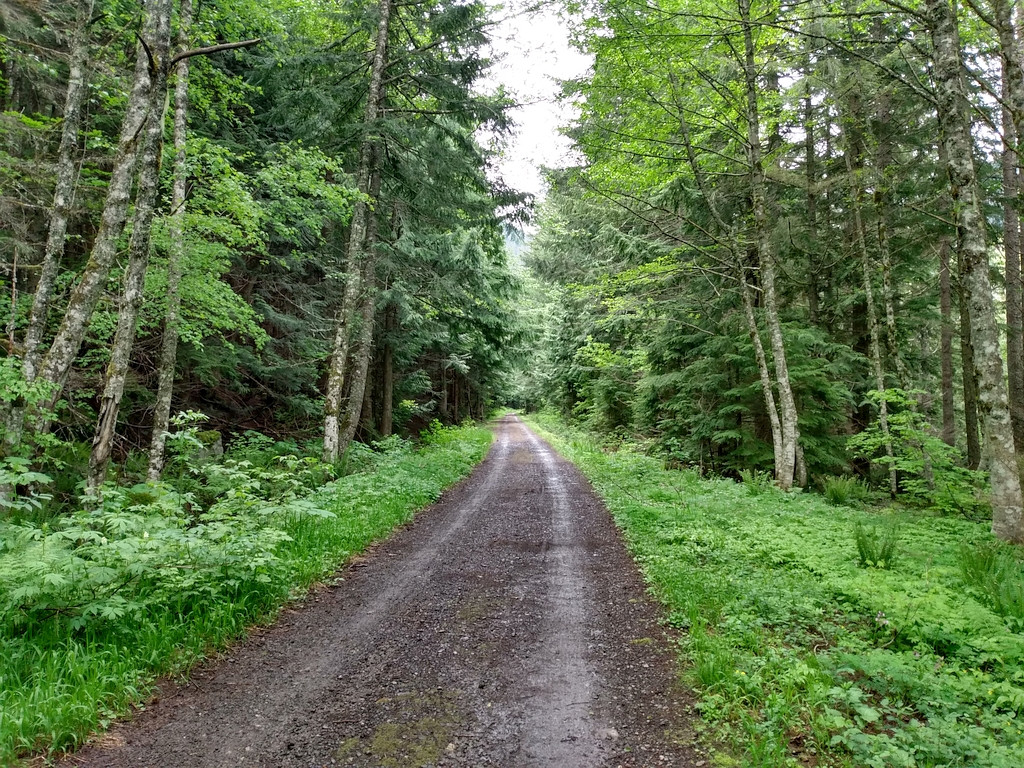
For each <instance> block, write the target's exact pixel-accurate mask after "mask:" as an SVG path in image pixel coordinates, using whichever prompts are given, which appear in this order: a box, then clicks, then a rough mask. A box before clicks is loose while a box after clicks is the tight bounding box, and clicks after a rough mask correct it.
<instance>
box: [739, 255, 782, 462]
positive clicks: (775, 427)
mask: <svg viewBox="0 0 1024 768" xmlns="http://www.w3.org/2000/svg"><path fill="white" fill-rule="evenodd" d="M739 281H740V291H741V292H742V296H743V315H744V317H746V319H747V333H749V334H750V341H751V343H753V345H754V358H755V359H756V360H757V372H758V375H759V376H760V378H761V392H762V394H763V395H764V408H765V411H767V413H768V423H769V424H770V425H771V431H772V450H773V452H774V457H775V476H776V477H778V475H779V461H780V460H781V458H782V453H783V448H782V422H781V421H780V420H779V409H778V407H777V406H776V404H775V390H774V387H773V386H772V374H771V370H770V369H769V368H768V357H767V355H765V353H764V344H762V343H761V332H760V330H759V329H758V327H757V317H756V316H755V315H754V300H753V298H752V297H751V295H750V286H749V285H748V284H747V281H746V278H745V277H744V276H743V273H742V268H741V271H740V275H739Z"/></svg>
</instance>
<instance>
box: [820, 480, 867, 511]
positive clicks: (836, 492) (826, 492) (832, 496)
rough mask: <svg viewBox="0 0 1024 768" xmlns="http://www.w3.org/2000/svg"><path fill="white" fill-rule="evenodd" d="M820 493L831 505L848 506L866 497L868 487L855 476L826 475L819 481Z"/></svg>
mask: <svg viewBox="0 0 1024 768" xmlns="http://www.w3.org/2000/svg"><path fill="white" fill-rule="evenodd" d="M821 491H822V495H823V496H824V497H825V501H827V502H828V503H829V504H831V505H832V506H833V507H845V506H849V505H850V503H851V502H861V501H864V500H865V499H866V498H867V497H868V487H867V485H865V484H864V482H863V481H862V480H859V479H858V478H856V477H848V476H838V477H826V478H824V479H823V480H822V482H821Z"/></svg>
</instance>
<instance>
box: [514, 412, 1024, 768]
mask: <svg viewBox="0 0 1024 768" xmlns="http://www.w3.org/2000/svg"><path fill="white" fill-rule="evenodd" d="M530 421H531V423H532V424H536V425H537V426H539V427H540V429H541V431H542V433H543V434H544V436H545V437H546V438H547V439H549V440H550V441H551V442H552V444H553V445H554V446H555V447H556V448H557V449H558V450H559V451H560V452H562V453H563V454H564V455H565V456H566V457H567V458H569V459H571V460H572V461H573V462H575V463H576V464H577V465H578V466H579V467H580V468H581V470H582V471H583V472H584V474H585V475H587V477H588V478H589V479H590V480H591V482H592V483H593V484H594V487H595V488H596V489H597V491H598V493H600V494H601V496H602V497H603V498H604V499H605V501H606V502H607V504H608V507H609V509H610V510H611V512H612V514H613V515H614V516H615V519H616V521H617V523H618V525H619V526H620V528H621V529H622V531H623V533H624V536H625V539H626V542H627V544H628V546H629V548H630V549H631V551H632V553H633V555H634V556H635V557H636V559H637V561H638V562H639V563H640V565H641V567H642V569H643V571H644V574H645V576H646V578H647V580H648V582H649V584H650V586H651V589H652V591H653V592H654V594H655V595H656V596H657V597H658V598H659V599H660V600H662V601H663V603H664V605H665V609H666V613H667V621H668V624H669V625H670V626H672V627H674V628H676V629H678V630H680V632H679V634H678V638H679V641H678V642H679V646H680V654H681V657H682V659H683V660H684V668H685V669H686V673H685V675H686V680H687V682H689V683H691V684H692V685H693V686H694V687H695V689H696V690H697V691H698V693H699V699H700V701H699V710H700V713H701V717H702V720H703V722H704V723H705V724H706V726H707V728H708V734H709V735H710V736H711V737H712V738H711V742H710V743H712V744H716V743H717V745H718V747H719V748H720V749H721V750H722V752H721V753H720V754H718V755H716V756H715V757H714V759H713V760H712V764H716V765H723V766H724V765H745V766H784V765H837V766H873V767H878V768H882V767H883V766H884V767H886V768H888V767H890V766H893V767H895V766H901V767H907V768H910V767H911V766H939V765H943V766H956V765H962V766H1014V765H1019V764H1020V763H1021V761H1022V760H1024V735H1022V727H1021V721H1020V711H1021V706H1022V702H1024V698H1022V697H1024V671H1022V664H1024V636H1022V634H1021V631H1020V630H1021V628H1022V626H1024V625H1022V622H1024V613H1022V610H1024V603H1021V602H1020V598H1021V595H1022V590H1024V571H1022V568H1021V559H1020V554H1019V552H1018V551H1017V550H1016V549H1015V548H1014V547H1012V546H1010V545H1007V544H1003V543H1001V542H998V541H997V540H995V539H994V538H993V537H992V536H991V535H990V533H989V532H988V530H987V525H986V523H983V522H981V523H979V522H973V521H970V520H966V519H964V518H963V517H962V516H961V515H957V514H943V513H941V512H939V511H936V510H928V511H924V510H919V509H911V508H906V507H903V508H900V509H898V510H889V509H881V510H880V509H877V508H875V507H872V506H870V505H864V504H863V503H860V502H858V501H856V500H854V499H848V503H846V504H838V505H836V504H830V503H828V502H827V501H826V500H825V499H824V498H823V497H822V496H819V495H816V494H807V493H792V492H791V493H784V492H782V491H780V490H778V488H777V487H776V486H775V485H774V483H772V482H771V480H770V478H769V479H768V480H766V481H763V482H756V481H754V482H751V481H750V479H748V480H745V481H743V482H737V481H734V480H732V479H729V478H707V477H701V475H700V473H699V472H698V471H696V470H695V469H692V468H683V469H680V468H666V467H665V462H664V461H663V460H662V459H659V458H658V457H653V456H649V455H645V454H644V453H642V452H640V451H637V450H635V449H634V448H633V447H630V446H628V445H627V446H621V447H620V448H619V449H618V450H609V449H608V446H607V445H603V444H602V443H601V442H600V441H599V440H595V439H594V437H593V436H592V435H590V434H588V433H586V432H583V431H580V430H579V429H578V428H572V427H569V426H568V425H567V424H566V423H565V422H564V421H563V420H561V419H559V418H558V417H557V416H555V415H554V414H552V413H549V414H547V415H544V414H542V415H539V416H537V417H533V418H531V419H530Z"/></svg>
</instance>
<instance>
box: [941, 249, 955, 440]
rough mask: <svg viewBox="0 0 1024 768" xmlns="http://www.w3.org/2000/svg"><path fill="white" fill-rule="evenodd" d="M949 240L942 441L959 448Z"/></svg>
mask: <svg viewBox="0 0 1024 768" xmlns="http://www.w3.org/2000/svg"><path fill="white" fill-rule="evenodd" d="M949 251H950V248H949V238H948V237H942V238H941V239H940V240H939V316H940V319H941V323H942V326H941V328H940V329H939V334H940V335H939V366H940V369H941V371H942V373H941V385H940V386H941V389H942V440H943V442H944V443H946V444H947V445H956V414H955V406H954V400H953V312H952V308H953V301H952V291H951V287H950V279H949Z"/></svg>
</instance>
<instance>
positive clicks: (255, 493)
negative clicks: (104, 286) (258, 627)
mask: <svg viewBox="0 0 1024 768" xmlns="http://www.w3.org/2000/svg"><path fill="white" fill-rule="evenodd" d="M199 434H200V433H199V432H198V428H197V421H196V420H195V419H191V420H190V419H187V418H186V420H185V422H183V426H182V429H181V430H180V433H179V436H178V437H176V438H174V439H172V441H171V442H172V444H175V443H176V444H177V446H176V447H177V448H178V449H179V450H182V449H183V448H184V447H186V446H189V445H191V446H192V447H193V448H197V449H198V448H201V447H202V446H203V441H202V439H201V438H200V437H199ZM489 444H490V433H489V432H488V431H486V430H484V429H479V428H476V427H473V426H463V427H460V428H452V429H445V428H442V427H440V425H439V424H435V425H434V426H432V427H431V428H430V429H429V430H428V431H426V432H425V433H424V434H423V436H422V440H421V446H420V448H419V449H416V450H414V447H413V445H412V443H410V442H409V441H406V440H402V439H400V438H397V437H393V438H390V439H388V440H387V441H384V442H382V443H381V444H379V445H377V446H376V450H371V449H369V448H364V447H362V446H359V447H356V446H353V449H352V450H351V451H350V454H352V455H351V456H350V459H349V463H348V465H347V472H348V473H347V474H344V475H343V476H342V477H339V478H338V479H334V480H331V478H330V473H331V471H332V470H333V468H331V467H327V466H325V465H322V464H320V463H319V461H318V460H316V459H315V458H312V457H310V456H304V455H302V454H301V453H299V452H297V451H296V446H295V445H294V444H287V443H286V444H280V443H275V442H274V441H272V440H269V439H267V438H264V437H262V436H259V435H256V434H255V433H250V434H248V435H247V436H246V438H245V439H244V440H242V441H241V443H240V445H239V446H238V447H237V448H236V449H233V450H229V452H228V454H227V456H226V457H224V458H223V459H220V460H217V461H206V462H202V461H201V460H199V459H198V458H196V457H195V456H193V457H192V459H190V460H189V463H188V466H186V467H185V470H186V471H184V472H183V473H182V476H183V477H185V478H187V479H188V482H185V481H184V480H183V479H182V478H179V480H178V481H177V482H172V483H157V484H140V485H136V486H133V487H124V486H115V485H113V484H108V485H107V486H105V487H104V488H103V489H102V494H101V496H100V498H99V499H98V500H94V501H92V502H91V503H88V504H83V505H82V507H81V508H80V509H79V510H78V511H76V512H75V513H73V514H70V515H62V516H59V517H54V518H52V519H48V520H47V521H45V522H44V521H39V520H34V519H32V517H31V515H25V516H22V518H21V519H20V520H17V521H16V520H14V519H7V520H0V764H4V765H8V764H10V763H11V762H12V761H14V760H16V759H17V758H18V757H19V756H24V755H27V754H30V753H33V752H39V751H47V752H54V751H59V750H63V749H68V748H73V747H74V746H76V745H77V744H80V743H81V742H82V740H83V739H85V738H86V737H87V736H88V734H89V733H90V732H92V731H93V730H95V729H96V728H98V727H105V726H106V725H107V724H108V723H109V722H110V721H111V719H112V718H114V717H115V716H117V715H119V714H122V713H124V712H126V711H128V709H129V708H130V706H131V705H133V704H136V703H138V702H140V701H142V700H144V699H145V697H146V695H147V693H148V691H149V689H150V687H151V684H152V683H153V681H154V679H155V678H156V677H157V676H158V675H162V674H175V673H180V672H183V671H185V670H187V669H188V668H189V667H191V666H192V665H193V664H195V663H196V662H197V661H198V660H200V659H202V658H203V657H204V655H206V654H208V653H209V652H210V651H211V650H214V649H216V648H220V647H223V646H224V645H225V644H226V643H228V642H229V641H231V640H233V639H235V638H237V637H239V636H241V635H242V634H243V633H244V632H245V630H246V628H247V627H249V626H251V625H253V624H254V623H258V622H262V621H267V620H269V619H271V618H272V617H273V616H274V614H275V612H276V611H277V609H278V608H279V607H280V606H281V605H282V604H283V603H284V602H285V601H286V600H288V599H291V598H295V597H298V596H300V595H301V594H302V593H303V592H304V591H305V590H306V589H307V588H308V587H309V586H310V585H311V584H313V583H314V582H316V581H317V580H319V579H322V578H324V577H325V576H327V575H329V574H330V573H331V572H332V571H334V570H335V569H336V568H337V567H338V566H339V565H341V564H343V563H344V562H345V561H346V560H348V558H349V557H351V556H352V555H353V554H355V553H358V552H360V551H361V550H363V549H364V548H365V547H366V546H367V545H368V544H369V543H371V542H372V541H374V540H377V539H379V538H381V537H382V536H384V535H386V534H387V533H388V532H390V531H391V530H392V529H393V528H394V527H395V526H397V525H400V524H402V523H404V522H407V521H408V520H409V519H410V517H411V516H412V515H413V513H414V511H415V510H416V509H418V508H420V507H422V506H424V505H425V504H428V503H430V502H432V501H434V500H435V499H436V498H437V497H438V496H439V495H440V493H441V491H443V490H444V489H445V488H446V487H448V486H449V485H451V484H452V483H454V482H456V481H457V480H459V479H460V478H461V477H463V476H465V475H466V474H467V473H468V472H469V471H470V469H471V468H472V467H473V466H474V465H475V464H476V463H477V462H479V461H480V460H481V459H482V458H483V455H484V453H485V452H486V450H487V448H488V446H489ZM172 467H173V463H172ZM328 480H330V482H327V481H328Z"/></svg>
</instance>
